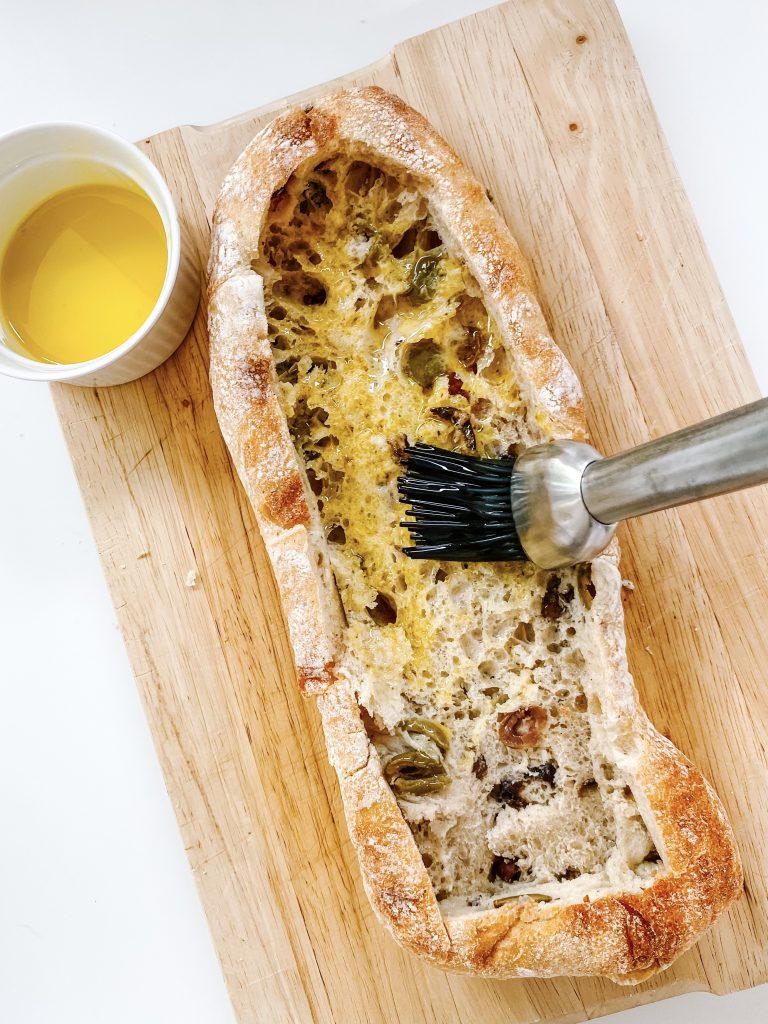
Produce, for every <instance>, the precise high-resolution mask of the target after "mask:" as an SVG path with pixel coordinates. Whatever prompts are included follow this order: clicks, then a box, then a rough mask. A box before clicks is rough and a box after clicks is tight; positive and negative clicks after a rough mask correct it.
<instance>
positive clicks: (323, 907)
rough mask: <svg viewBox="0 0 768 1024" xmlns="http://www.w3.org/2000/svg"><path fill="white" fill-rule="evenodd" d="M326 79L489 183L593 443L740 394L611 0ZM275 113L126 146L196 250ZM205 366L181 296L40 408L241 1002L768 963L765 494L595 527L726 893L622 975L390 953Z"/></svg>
mask: <svg viewBox="0 0 768 1024" xmlns="http://www.w3.org/2000/svg"><path fill="white" fill-rule="evenodd" d="M341 81H342V83H361V84H362V83H375V84H379V85H382V86H384V87H385V88H387V89H390V90H392V91H394V92H396V93H398V94H399V95H401V96H402V97H403V98H404V99H405V100H407V101H408V102H409V103H411V104H413V105H414V106H415V107H417V108H418V109H420V110H421V111H423V112H424V113H425V114H426V115H427V117H428V118H429V119H430V120H431V121H432V122H433V123H434V124H435V125H436V127H437V128H438V129H439V130H440V131H441V132H442V133H443V134H444V135H445V136H446V137H447V139H448V140H449V141H450V142H451V143H452V144H453V145H454V146H455V148H456V149H457V150H458V151H459V152H460V153H461V154H462V156H463V157H464V158H465V160H466V161H467V162H468V164H469V165H470V166H471V167H472V168H473V169H474V171H475V172H476V173H477V175H478V176H479V178H480V179H481V180H482V181H483V182H484V183H485V184H487V185H488V187H489V188H490V190H491V192H492V194H493V197H494V200H495V202H496V203H497V205H498V207H499V208H500V209H501V210H502V212H503V214H504V216H505V217H506V219H507V222H508V223H509V225H510V227H511V228H512V231H513V233H514V234H515V235H516V236H517V238H518V240H519V241H520V243H521V245H522V248H523V250H524V251H525V252H526V253H527V255H528V257H529V259H530V261H531V263H532V266H533V271H534V274H535V278H536V282H537V285H538V291H539V295H540V296H541V299H542V302H543V305H544V310H545V313H546V315H547V318H548V320H549V323H550V325H551V328H552V332H553V334H554V337H555V339H556V340H557V341H558V343H559V344H560V345H561V347H562V348H563V349H564V350H565V352H566V353H567V355H568V357H569V359H570V360H571V362H572V363H573V365H574V366H575V368H576V369H577V372H578V373H579V374H580V376H581V379H582V381H583V383H584V385H585V390H586V395H587V403H588V417H589V422H590V426H591V430H592V435H593V440H594V442H595V443H596V444H597V446H598V447H600V448H601V449H602V450H603V451H605V452H613V451H616V450H618V449H620V448H623V447H627V446H628V445H630V444H635V443H638V442H641V441H644V440H646V439H648V438H649V437H652V436H655V435H658V434H659V433H662V432H666V431H670V430H674V429H676V428H678V427H680V426H683V425H685V424H687V423H690V422H693V421H695V420H698V419H701V418H704V417H705V416H710V415H714V414H715V413H718V412H721V411H723V410H726V409H729V408H731V407H733V406H736V405H739V404H741V403H743V402H745V401H748V400H751V399H753V398H755V397H756V396H757V389H756V385H755V382H754V379H753V377H752V374H751V371H750V369H749V366H748V364H747V361H746V358H745V356H744V353H743V351H742V349H741V346H740V344H739V340H738V338H737V335H736V332H735V329H734V326H733V322H732V320H731V317H730V314H729V312H728V310H727V308H726V306H725V303H724V300H723V296H722V293H721V291H720V288H719V286H718V283H717V280H716V278H715V275H714V273H713V270H712V267H711V265H710V262H709V260H708V257H707V255H706V252H705V250H704V247H703V244H702V240H701V237H700V235H699V232H698V229H697V227H696V223H695V221H694V219H693V216H692V214H691V210H690V207H689V204H688V201H687V199H686V196H685V193H684V191H683V188H682V186H681V183H680V180H679V178H678V175H677V172H676V170H675V167H674V165H673V163H672V160H671V158H670V155H669V151H668V149H667V146H666V143H665V141H664V139H663V137H662V135H661V132H660V129H659V126H658V123H657V121H656V117H655V115H654V112H653V109H652V107H651V104H650V102H649V99H648V96H647V93H646V90H645V87H644V85H643V81H642V78H641V76H640V73H639V70H638V67H637V64H636V62H635V59H634V56H633V54H632V51H631V48H630V46H629V43H628V41H627V38H626V35H625V33H624V30H623V28H622V25H621V22H620V20H619V17H618V15H617V13H616V10H615V9H614V7H613V6H612V5H611V3H610V2H608V0H567V2H566V0H563V2H558V0H514V2H512V3H508V4H504V5H503V6H501V7H497V8H494V9H492V10H489V11H486V12H484V13H482V14H479V15H476V16H474V17H472V18H468V19H466V20H464V21H461V22H458V23H456V24H453V25H450V26H448V27H446V28H443V29H440V30H438V31H435V32H430V33H429V34H427V35H424V36H421V37H419V38H416V39H412V40H409V41H408V42H406V43H403V44H402V45H401V46H398V47H397V48H396V49H395V50H394V52H393V53H391V54H390V55H389V56H388V57H386V58H385V59H383V60H382V61H381V62H380V63H378V64H377V65H375V66H373V67H370V68H367V69H365V70H364V71H361V72H358V73H356V74H353V75H350V76H348V77H347V78H345V79H343V80H341ZM335 84H339V83H331V84H327V85H325V86H322V87H320V88H318V89H315V90H311V91H309V92H307V93H305V94H302V96H301V97H298V99H299V100H301V101H306V100H307V99H309V98H311V97H312V96H313V95H318V94H320V93H322V92H325V91H328V89H329V88H330V87H331V86H332V85H335ZM294 99H296V98H294ZM286 102H287V101H282V102H280V103H278V104H275V105H273V106H272V107H270V108H268V109H264V110H260V111H255V112H252V113H249V114H246V115H243V116H242V117H238V118H235V119H234V120H232V121H229V122H226V123H224V124H221V125H215V126H212V127H207V128H192V127H184V128H177V129H174V130H172V131H169V132H165V133H163V134H162V135H158V136H156V137H154V138H152V139H148V140H146V141H145V142H143V143H141V144H140V145H141V148H142V149H143V150H144V151H145V152H147V153H148V154H149V156H150V157H151V158H152V159H153V160H154V161H155V163H156V164H157V165H158V167H159V168H160V170H161V171H162V173H163V174H164V175H165V177H166V179H167V180H168V183H169V185H170V187H171V189H172V191H173V192H174V194H175V196H176V198H177V200H178V202H179V205H180V210H181V215H182V217H183V219H184V220H185V221H186V223H187V225H188V227H189V229H190V231H191V233H192V235H193V238H194V240H195V243H196V245H197V250H198V254H199V258H200V261H201V265H202V264H203V263H204V261H205V260H206V258H207V248H208V237H209V216H210V211H211V207H212V204H213V200H214V197H215V195H216V192H217V189H218V187H219V184H220V182H221V179H222V177H223V175H224V173H225V172H226V170H227V168H228V167H229V165H230V164H231V162H232V161H233V160H234V158H235V157H236V156H237V154H238V153H239V152H240V150H241V149H242V148H243V146H244V145H245V144H246V143H247V142H248V140H249V139H250V138H251V136H252V135H253V134H254V133H255V132H256V131H257V130H258V128H259V127H261V125H263V124H264V123H265V122H266V121H267V120H268V119H269V118H270V117H271V116H272V115H273V114H274V112H275V111H276V110H278V109H280V108H282V107H283V106H285V104H286ZM207 369H208V350H207V337H206V331H205V309H204V308H201V309H200V310H199V313H198V316H197V319H196V321H195V323H194V326H193V329H192V331H191V332H190V335H189V337H188V338H187V340H186V342H185V343H184V345H183V346H182V347H181V348H180V349H179V351H178V352H177V353H176V355H175V356H174V357H172V358H171V359H170V360H169V361H168V362H167V363H166V364H165V365H164V366H162V367H161V368H160V369H159V370H157V371H156V372H155V373H153V374H151V375H150V376H148V377H145V378H143V379H142V380H140V381H137V382H135V383H132V384H127V385H124V386H122V387H118V388H112V389H99V390H87V389H79V388H74V387H67V386H64V385H59V386H56V387H55V388H54V397H55V401H56V405H57V408H58V412H59V417H60V420H61V424H62V427H63V430H64V432H65V435H66V439H67V443H68V445H69V449H70V452H71V454H72V459H73V461H74V464H75V468H76V471H77V475H78V478H79V481H80V486H81V488H82V491H83V495H84V498H85V502H86V506H87V509H88V514H89V516H90V519H91V523H92V525H93V531H94V535H95V538H96V541H97V544H98V547H99V551H100V554H101V557H102V560H103V563H104V569H105V572H106V575H107V579H108V582H109V586H110V590H111V593H112V597H113V600H114V602H115V607H116V609H117V612H118V616H119V619H120V623H121V627H122V630H123V634H124V636H125V642H126V644H127V647H128V650H129V654H130V657H131V662H132V665H133V669H134V672H135V674H136V680H137V683H138V686H139V688H140V691H141V694H142V697H143V700H144V703H145V706H146V710H147V715H148V717H149V721H150V724H151V727H152V731H153V734H154V739H155V744H156V747H157V752H158V756H159V758H160V761H161V763H162V766H163V770H164V772H165V777H166V782H167V785H168V790H169V792H170V794H171V798H172V800H173V805H174V808H175V810H176V814H177V816H178V821H179V827H180V828H181V831H182V834H183V836H184V841H185V846H186V848H187V851H188V854H189V859H190V863H191V865H192V869H193V872H194V874H195V877H196V880H197V883H198V886H199V891H200V895H201V898H202V901H203V904H204V906H205V910H206V913H207V916H208V921H209V923H210V927H211V931H212V933H213V937H214V940H215V943H216V947H217V949H218V953H219V956H220V958H221V962H222V965H223V969H224V974H225V976H226V981H227V984H228V986H229V991H230V993H231V997H232V1002H233V1004H234V1006H235V1010H236V1013H237V1016H238V1019H239V1020H240V1021H241V1022H262V1021H264V1022H270V1024H275V1022H283V1021H285V1022H291V1024H305V1022H307V1024H309V1022H316V1024H317V1022H323V1024H325V1022H336V1024H359V1022H360V1024H362V1022H371V1024H385V1022H386V1024H391V1022H393V1021H398V1022H401V1024H421V1022H424V1024H426V1022H430V1024H432V1022H440V1024H449V1022H450V1024H454V1022H466V1024H475V1022H482V1024H502V1022H505V1024H528V1022H532V1021H539V1020H546V1021H580V1020H583V1019H585V1018H587V1017H593V1016H596V1015H599V1014H601V1013H607V1012H610V1011H613V1010H617V1009H621V1008H624V1007H627V1006H630V1005H634V1004H637V1003H641V1002H647V1001H650V1000H654V999H660V998H662V997H664V996H669V995H671V994H674V993H679V992H684V991H689V990H693V989H705V990H709V991H711V992H716V993H723V992H730V991H733V990H735V989H739V988H743V987H746V986H750V985H754V984H757V983H759V982H763V981H766V980H768V930H767V928H766V925H767V924H768V921H767V919H766V907H767V905H768V904H767V902H766V895H767V894H766V884H767V879H768V870H766V869H767V868H768V856H767V855H766V845H767V844H766V837H768V786H767V785H766V782H767V781H768V779H767V776H768V761H767V759H766V742H767V741H768V737H767V736H766V731H767V729H768V700H767V699H766V691H765V683H764V675H765V672H766V666H768V629H766V625H765V623H766V622H767V621H768V596H767V594H766V584H765V580H766V578H768V550H767V545H766V539H765V534H766V531H765V525H766V523H768V496H767V495H766V492H765V490H756V491H753V492H750V493H747V494H743V495H739V496H736V497H725V498H718V499H715V500H712V501H709V502H707V503H705V504H702V505H700V506H698V507H693V506H692V507H688V508H686V509H683V510H682V511H680V512H679V513H663V514H659V515H656V516H652V517H649V518H646V519H645V520H643V521H640V522H636V523H633V524H631V525H629V526H627V527H624V528H622V531H621V539H622V544H623V571H624V574H625V576H627V577H628V578H630V579H631V580H633V581H634V583H635V585H636V589H635V590H634V592H630V593H628V594H627V597H626V599H625V609H626V616H627V631H628V637H629V658H630V665H631V668H632V670H633V672H634V674H635V678H636V680H637V684H638V687H639V689H640V692H641V696H642V698H643V701H644V704H645V706H646V708H647V709H648V711H649V713H650V715H651V718H652V719H653V721H654V722H655V723H656V725H657V726H658V727H659V728H660V729H662V731H664V732H665V733H666V734H667V735H669V736H670V737H671V738H672V739H673V741H674V742H675V743H676V744H677V745H678V746H679V747H680V748H681V749H682V750H683V751H685V753H686V754H688V755H689V756H690V757H691V758H693V760H694V761H696V762H697V763H698V764H699V765H700V766H701V767H702V768H703V770H704V771H705V773H706V774H707V775H708V777H709V778H710V779H711V780H712V781H713V783H714V784H715V787H716V788H717V790H718V792H719V794H720V796H721V797H722V798H723V800H724V801H725V803H726V805H727V807H728V811H729V814H730V817H731V820H732V821H733V823H734V826H735V828H736V832H737V836H738V840H739V844H740V847H741V850H742V854H743V857H744V863H745V870H746V894H745V897H744V898H743V899H742V900H741V901H740V902H739V903H738V904H737V905H736V906H735V907H734V908H733V910H732V911H731V912H730V913H729V914H728V915H727V916H725V917H724V918H722V919H721V920H720V921H719V922H718V924H717V925H716V927H715V928H714V929H713V930H712V932H711V933H710V934H708V935H707V936H706V937H705V938H704V939H703V940H702V941H701V942H700V943H699V944H698V946H697V947H696V948H695V949H694V950H692V951H691V952H690V953H688V954H687V955H686V956H685V957H683V958H682V959H681V960H680V961H678V963H677V964H675V966H674V967H673V968H671V969H670V970H669V971H668V972H666V973H665V974H663V975H661V976H660V977H658V978H656V979H655V980H653V981H651V982H649V983H646V984H644V985H641V986H639V987H638V988H636V989H625V988H620V987H618V986H615V985H613V984H612V983H610V982H606V981H599V980H598V981H594V980H571V979H560V980H555V981H515V982H489V981H481V980H477V979H472V978H464V977H456V976H448V975H445V974H442V973H441V972H439V971H437V970H435V969H432V968H430V967H427V966H425V965H424V964H422V963H420V962H419V961H417V960H415V959H414V958H412V957H410V956H409V955H407V954H405V953H403V952H401V951H400V950H399V949H398V947H396V946H395V944H394V943H393V942H392V940H391V939H390V938H389V937H388V935H387V934H385V932H384V931H383V930H382V928H381V927H380V926H379V925H378V923H377V922H376V920H375V919H374V917H373V914H372V912H371V910H370V908H369V906H368V904H367V902H366V899H365V896H364V895H363V893H362V890H361V886H360V879H359V874H358V869H357V864H356V861H355V858H354V855H353V852H352V850H351V847H350V842H349V839H348V837H347V833H346V829H345V825H344V820H343V815H342V810H341V804H340V800H339V796H338V791H337V787H336V781H335V777H334V775H333V772H332V770H331V769H330V768H329V766H328V764H327V761H326V756H325V750H324V746H323V741H322V734H321V731H320V724H319V719H318V716H317V714H316V711H315V708H314V706H313V704H312V702H311V701H307V700H304V699H302V698H301V697H300V696H299V694H298V692H297V689H296V685H295V680H294V676H293V669H292V664H291V658H290V654H289V648H288V645H287V641H286V634H285V629H284V625H283V621H282V617H281V613H280V610H279V605H278V602H277V594H276V590H275V585H274V582H273V579H272V576H271V572H270V569H269V565H268V562H267V559H266V557H265V554H264V550H263V547H262V544H261V540H260V538H259V534H258V531H257V529H256V527H255V524H254V520H253V517H252V515H251V511H250V508H249V507H248V504H247V502H246V500H245V498H244V495H243V493H242V491H241V489H240V486H239V484H238V482H237V481H236V479H235V477H234V475H233V471H232V467H231V466H230V463H229V460H228V457H227V453H226V451H225V448H224V445H223V443H222V440H221V437H220V435H219V431H218V426H217V423H216V418H215V416H214V412H213V407H212V402H211V394H210V388H209V385H208V379H207ZM193 569H194V570H196V572H197V582H196V584H195V585H194V586H188V585H187V582H186V581H187V575H188V573H189V571H190V570H193Z"/></svg>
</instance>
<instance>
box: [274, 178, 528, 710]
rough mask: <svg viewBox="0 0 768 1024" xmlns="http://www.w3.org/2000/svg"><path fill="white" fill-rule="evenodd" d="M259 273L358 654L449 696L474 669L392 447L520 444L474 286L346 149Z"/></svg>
mask: <svg viewBox="0 0 768 1024" xmlns="http://www.w3.org/2000/svg"><path fill="white" fill-rule="evenodd" d="M254 268H255V269H257V270H258V271H259V273H261V274H262V276H263V277H264V279H265V285H266V294H267V297H268V298H267V313H268V319H269V324H270V332H271V334H272V337H273V343H274V350H275V361H276V364H277V368H278V375H279V377H280V379H281V381H282V383H281V399H282V403H283V407H284V409H285V411H286V414H287V416H288V420H289V423H290V425H291V430H292V433H293V436H294V440H295V441H296V444H297V447H298V449H299V451H300V453H301V454H302V456H303V458H304V460H305V462H306V465H307V467H308V472H309V476H310V480H311V481H312V483H313V488H314V489H315V491H316V492H317V493H318V498H319V504H320V507H321V516H322V521H323V523H324V525H325V526H326V530H327V534H328V538H329V541H330V542H331V545H332V561H333V568H334V572H335V576H336V581H337V585H338V587H339V592H340V595H341V600H342V604H343V607H344V611H345V613H346V616H347V619H348V621H349V623H350V629H349V633H348V637H347V642H348V645H349V647H350V650H351V652H353V653H354V658H355V660H357V661H358V662H361V663H363V664H364V665H365V674H366V677H367V678H368V679H369V680H370V679H375V678H376V677H377V676H378V675H380V674H382V673H384V674H386V675H387V677H388V679H392V680H396V682H397V688H398V689H399V688H400V687H401V685H402V679H403V677H404V678H405V679H406V681H407V687H406V688H407V689H408V690H410V691H411V692H412V693H413V694H414V695H415V696H417V695H418V692H419V690H420V689H422V688H424V687H428V688H430V689H432V690H433V695H434V691H435V690H436V691H437V693H438V696H439V697H440V698H441V700H442V701H443V702H446V703H447V702H449V701H450V700H451V697H452V694H453V691H454V689H455V687H456V685H457V684H458V685H461V679H462V673H461V668H462V667H466V668H467V669H468V670H470V669H471V666H459V667H458V668H459V671H456V666H452V671H451V672H448V671H447V669H446V666H444V665H442V664H437V663H436V662H439V661H440V659H439V658H438V659H436V658H435V654H436V649H437V648H438V647H439V644H440V637H439V636H437V635H436V633H435V628H434V625H433V621H432V619H431V617H430V615H429V603H430V591H431V589H432V585H433V583H434V574H435V565H434V563H432V564H429V563H426V564H425V563H423V562H415V561H412V560H410V559H408V558H407V557H405V556H404V555H403V554H402V553H401V549H402V547H403V546H405V545H407V544H409V538H408V535H407V532H406V531H405V530H404V529H403V528H402V527H400V526H399V525H398V524H399V521H400V519H401V517H402V515H403V512H404V510H403V508H402V506H401V505H400V504H399V503H398V500H397V493H396V479H397V476H398V475H399V473H400V472H401V467H400V464H399V461H398V450H399V449H400V448H401V447H402V446H403V445H404V444H405V443H406V440H407V441H408V442H410V443H414V442H415V441H425V442H428V443H431V444H436V445H441V446H443V447H448V448H455V449H457V450H462V451H467V450H469V449H468V437H469V436H472V435H473V436H474V439H475V443H476V445H477V450H478V452H479V453H480V454H486V455H496V454H498V453H499V452H500V451H503V450H505V449H506V447H507V446H508V445H509V444H510V443H513V442H515V441H516V440H517V430H516V427H515V420H516V418H517V417H518V416H519V399H518V396H517V391H516V388H515V385H514V382H513V380H512V379H511V376H510V373H509V367H508V366H507V362H506V356H505V354H504V352H503V350H502V348H501V346H500V345H499V343H498V341H497V332H496V329H495V326H494V324H493V323H492V321H491V319H490V317H489V316H488V314H487V312H486V310H485V308H484V306H483V304H482V302H481V301H480V297H479V295H480V293H479V290H478V288H477V285H476V284H475V282H474V281H473V279H472V277H471V275H470V274H469V273H468V271H467V269H466V267H465V266H464V265H463V263H462V262H461V261H460V260H458V259H457V258H455V257H454V256H452V255H450V254H448V253H446V252H445V251H444V249H443V247H442V244H441V241H440V239H439V237H438V236H437V234H436V232H435V230H434V227H433V226H432V223H431V221H430V218H429V216H428V211H427V208H426V204H425V202H424V200H423V199H422V198H421V197H420V196H419V194H418V192H417V191H416V190H415V188H414V187H413V185H412V184H411V183H410V182H407V181H406V182H402V181H399V180H396V179H394V178H392V177H390V176H389V175H387V174H385V173H383V172H381V171H378V170H376V169H374V168H370V167H369V166H368V165H365V164H359V163H352V162H350V161H348V160H345V159H343V158H338V159H336V160H334V161H332V162H329V163H328V164H325V165H321V166H320V167H319V168H317V169H314V170H313V171H310V172H309V173H308V174H307V175H305V176H303V177H301V178H299V177H294V178H292V179H291V181H290V182H289V183H288V185H287V187H286V188H285V189H284V190H282V191H281V192H280V193H277V194H276V196H275V197H274V199H273V203H272V211H271V215H270V218H269V221H268V225H267V228H266V231H265V241H264V244H263V246H262V251H261V254H260V258H259V259H258V260H257V261H255V263H254ZM414 282H415V284H414ZM431 361H432V362H431ZM435 369H437V370H439V371H440V372H439V373H436V374H433V371H434V370H435ZM451 392H454V393H451ZM440 408H443V409H445V408H449V409H452V410H455V418H456V419H457V420H458V421H460V422H461V423H462V425H463V422H464V421H466V423H467V424H469V429H471V435H470V434H469V433H468V428H467V427H464V432H462V429H460V428H459V427H457V426H455V425H453V424H452V423H450V422H446V421H445V420H444V419H441V418H439V417H438V416H436V415H435V414H434V413H433V412H432V411H431V410H434V409H440ZM342 531H343V533H342ZM451 571H452V567H451V566H450V565H445V566H443V567H442V573H443V574H445V573H450V572H451ZM467 575H468V576H470V577H471V576H472V575H491V576H494V577H498V576H504V577H505V582H506V583H507V585H514V584H515V582H516V580H517V578H518V577H519V575H520V572H519V570H517V569H514V568H507V569H506V570H505V569H502V568H500V567H494V566H473V567H471V568H470V569H469V570H467ZM456 613H457V614H456V619H457V621H454V622H448V623H446V622H445V621H444V620H443V622H442V629H443V630H444V631H445V630H447V631H448V632H450V633H453V635H455V636H458V635H459V634H460V633H461V632H463V631H465V630H466V629H467V628H468V626H471V623H468V622H467V621H465V620H464V618H463V613H462V614H460V612H459V609H458V607H457V609H456ZM389 619H394V621H388V620H389ZM384 637H387V638H388V640H387V644H388V648H387V652H386V653H385V652H383V651H382V650H381V647H382V643H383V641H384ZM393 647H396V648H397V651H398V653H397V654H395V653H394V652H393V650H392V648H393ZM361 667H362V666H361ZM368 688H369V689H370V690H371V692H370V693H368V694H365V695H364V697H366V698H367V700H366V704H367V705H368V706H369V708H370V710H371V711H373V712H378V713H379V714H380V716H381V718H382V719H383V721H384V722H385V724H386V725H387V726H389V727H392V726H394V725H395V724H396V716H400V715H401V714H402V713H403V707H404V703H403V701H402V700H400V701H392V700H391V699H389V698H387V697H385V696H384V695H385V694H386V693H388V692H389V690H390V688H391V687H390V686H389V684H388V683H386V682H385V683H384V684H383V686H382V688H381V694H380V695H379V696H378V697H377V695H376V690H378V689H379V687H377V686H375V685H374V686H369V687H368Z"/></svg>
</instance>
